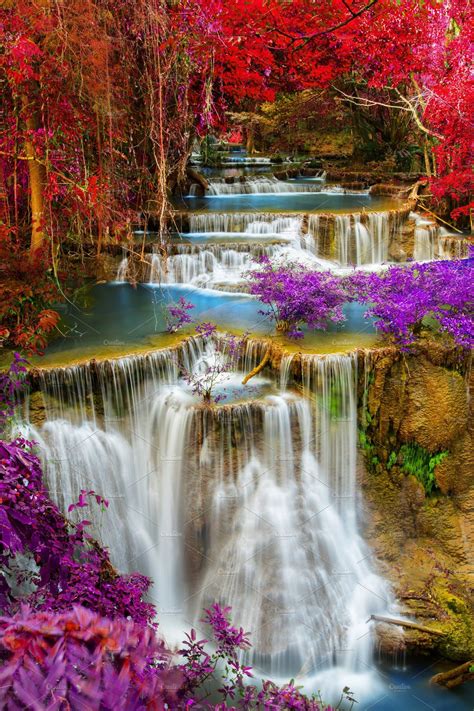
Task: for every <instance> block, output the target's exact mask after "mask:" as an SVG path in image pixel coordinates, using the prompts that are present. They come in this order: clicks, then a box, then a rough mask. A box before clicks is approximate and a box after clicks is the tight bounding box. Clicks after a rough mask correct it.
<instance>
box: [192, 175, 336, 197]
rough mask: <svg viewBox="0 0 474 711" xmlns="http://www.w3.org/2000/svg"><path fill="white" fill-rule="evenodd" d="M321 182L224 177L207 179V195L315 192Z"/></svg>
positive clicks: (273, 178)
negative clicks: (231, 180)
mask: <svg viewBox="0 0 474 711" xmlns="http://www.w3.org/2000/svg"><path fill="white" fill-rule="evenodd" d="M322 181H323V178H321V182H318V181H314V182H310V181H300V182H297V181H288V180H279V179H278V178H275V177H274V176H271V177H268V176H261V177H249V178H242V179H240V180H234V181H233V182H229V181H228V180H226V179H225V178H220V179H219V178H213V179H212V180H210V181H209V187H208V190H207V193H206V194H207V196H208V197H213V196H214V197H216V196H219V197H222V196H225V195H266V194H269V193H271V194H287V193H315V192H320V191H321V183H322Z"/></svg>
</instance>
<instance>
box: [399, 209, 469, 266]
mask: <svg viewBox="0 0 474 711" xmlns="http://www.w3.org/2000/svg"><path fill="white" fill-rule="evenodd" d="M412 219H414V220H415V237H414V247H413V259H414V260H415V261H417V262H427V261H433V260H435V259H465V258H466V257H468V255H469V240H467V239H465V238H463V237H460V236H457V235H453V234H451V233H449V232H448V231H447V230H446V229H445V228H444V227H439V226H438V225H437V224H436V223H435V222H433V221H432V220H430V219H427V218H424V217H423V216H422V215H419V214H417V213H412Z"/></svg>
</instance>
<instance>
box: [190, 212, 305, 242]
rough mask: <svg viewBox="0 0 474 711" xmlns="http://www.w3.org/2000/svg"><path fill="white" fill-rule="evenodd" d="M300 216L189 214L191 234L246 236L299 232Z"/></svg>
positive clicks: (251, 213) (237, 213)
mask: <svg viewBox="0 0 474 711" xmlns="http://www.w3.org/2000/svg"><path fill="white" fill-rule="evenodd" d="M302 220H303V218H302V216H296V217H295V216H288V215H275V214H272V213H255V212H248V213H242V212H235V213H232V212H230V213H225V212H224V213H219V212H217V213H212V212H211V213H191V214H190V215H189V226H190V230H189V231H190V233H191V234H200V233H203V232H214V233H221V234H222V233H224V232H238V233H242V232H243V233H245V234H246V235H258V236H262V235H266V236H273V235H278V236H281V235H285V234H287V233H293V232H294V231H295V230H299V228H300V225H301V223H302Z"/></svg>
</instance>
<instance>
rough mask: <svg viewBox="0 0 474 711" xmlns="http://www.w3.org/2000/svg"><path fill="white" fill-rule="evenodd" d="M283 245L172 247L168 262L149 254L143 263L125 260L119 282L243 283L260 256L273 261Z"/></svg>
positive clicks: (121, 265)
mask: <svg viewBox="0 0 474 711" xmlns="http://www.w3.org/2000/svg"><path fill="white" fill-rule="evenodd" d="M281 244H283V243H276V244H273V243H272V244H271V245H265V244H253V243H250V244H245V243H236V244H207V245H192V244H183V245H173V247H172V249H171V251H172V253H171V254H169V255H168V256H167V257H166V259H164V258H163V256H162V255H161V254H146V255H145V257H144V258H143V260H140V261H138V262H136V261H135V260H134V259H132V260H130V258H129V257H124V258H123V259H122V261H121V262H120V265H119V268H118V271H117V281H129V280H131V277H132V276H133V277H134V280H135V281H139V282H147V283H153V284H193V285H194V286H213V285H214V284H219V283H232V282H238V281H241V279H242V275H243V274H244V272H246V271H247V270H248V269H249V268H250V267H251V264H252V261H253V260H255V259H257V258H258V257H261V256H267V257H269V258H272V257H274V256H275V255H276V254H278V253H279V251H280V250H281V246H280V245H281Z"/></svg>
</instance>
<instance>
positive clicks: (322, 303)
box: [248, 256, 348, 338]
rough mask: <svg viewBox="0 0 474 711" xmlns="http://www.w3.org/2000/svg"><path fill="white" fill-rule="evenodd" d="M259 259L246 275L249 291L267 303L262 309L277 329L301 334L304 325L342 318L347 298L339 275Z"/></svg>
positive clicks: (322, 325)
mask: <svg viewBox="0 0 474 711" xmlns="http://www.w3.org/2000/svg"><path fill="white" fill-rule="evenodd" d="M258 261H259V264H260V268H259V269H256V270H255V271H252V272H250V273H249V275H248V280H249V286H250V293H251V294H253V295H254V296H257V297H258V299H259V301H261V302H262V303H264V304H267V305H268V309H266V310H262V312H261V313H262V314H264V315H265V316H270V318H271V319H272V320H273V321H274V322H275V324H276V329H277V330H278V331H281V332H284V333H287V334H288V335H289V336H290V338H303V336H304V334H303V331H302V330H301V328H302V326H304V325H306V326H308V328H310V329H321V330H325V329H326V328H327V326H328V322H329V321H334V322H335V323H339V322H341V321H344V315H343V313H342V307H343V305H344V303H345V302H346V301H347V300H348V299H347V294H346V291H345V290H344V287H343V284H342V282H341V280H340V279H338V277H336V276H333V275H332V274H330V273H329V272H322V271H310V270H308V269H306V268H305V267H304V266H301V265H299V264H288V265H286V266H275V265H273V264H272V262H271V261H270V260H269V258H268V257H266V256H263V257H261V258H260V259H259V260H258Z"/></svg>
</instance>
